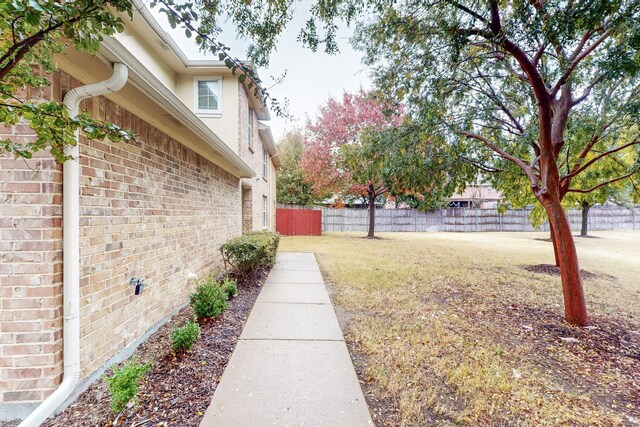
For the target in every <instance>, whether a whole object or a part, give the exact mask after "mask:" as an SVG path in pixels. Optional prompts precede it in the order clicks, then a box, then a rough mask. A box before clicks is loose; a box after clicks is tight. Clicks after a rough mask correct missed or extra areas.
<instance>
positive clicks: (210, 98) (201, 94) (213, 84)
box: [198, 80, 220, 110]
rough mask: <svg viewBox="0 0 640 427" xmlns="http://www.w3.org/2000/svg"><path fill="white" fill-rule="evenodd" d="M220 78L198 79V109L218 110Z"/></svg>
mask: <svg viewBox="0 0 640 427" xmlns="http://www.w3.org/2000/svg"><path fill="white" fill-rule="evenodd" d="M219 90H220V86H219V84H218V80H201V81H198V109H200V110H218V92H219Z"/></svg>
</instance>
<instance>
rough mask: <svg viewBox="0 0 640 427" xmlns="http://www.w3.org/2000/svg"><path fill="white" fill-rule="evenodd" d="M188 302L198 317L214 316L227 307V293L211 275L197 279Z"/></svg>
mask: <svg viewBox="0 0 640 427" xmlns="http://www.w3.org/2000/svg"><path fill="white" fill-rule="evenodd" d="M189 302H190V303H191V306H192V307H193V311H194V313H195V314H196V317H197V318H198V319H202V318H206V317H216V316H219V315H221V314H222V312H223V311H225V310H226V309H227V294H226V293H225V291H224V290H223V289H222V288H221V287H220V285H219V284H218V282H216V280H215V278H214V277H213V276H211V275H209V276H205V277H204V278H202V279H199V280H197V282H196V290H195V292H194V293H192V294H191V295H189Z"/></svg>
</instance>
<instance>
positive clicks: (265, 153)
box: [262, 148, 269, 179]
mask: <svg viewBox="0 0 640 427" xmlns="http://www.w3.org/2000/svg"><path fill="white" fill-rule="evenodd" d="M267 160H269V152H268V151H267V150H266V149H264V148H263V149H262V177H263V178H264V179H267Z"/></svg>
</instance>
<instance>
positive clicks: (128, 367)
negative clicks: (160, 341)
mask: <svg viewBox="0 0 640 427" xmlns="http://www.w3.org/2000/svg"><path fill="white" fill-rule="evenodd" d="M150 369H151V363H145V364H144V365H141V364H140V362H138V359H136V358H133V359H131V360H130V361H128V362H127V363H126V364H125V365H124V366H123V367H122V368H121V369H118V368H113V370H112V372H113V376H112V377H106V378H105V381H106V382H107V384H108V385H109V394H111V410H112V411H113V412H116V413H117V412H120V411H122V409H123V408H124V407H125V406H126V405H127V403H129V401H130V400H131V399H134V403H136V404H137V403H138V399H137V396H138V383H139V382H140V379H141V378H142V377H143V376H144V375H145V374H146V373H147V372H149V370H150Z"/></svg>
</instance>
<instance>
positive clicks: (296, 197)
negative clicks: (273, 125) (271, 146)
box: [276, 129, 313, 205]
mask: <svg viewBox="0 0 640 427" xmlns="http://www.w3.org/2000/svg"><path fill="white" fill-rule="evenodd" d="M302 150H303V147H302V131H301V130H300V129H296V130H293V131H290V132H288V133H287V134H286V135H285V136H284V137H283V138H282V139H281V140H280V142H278V153H279V155H280V161H281V166H280V169H279V170H278V172H277V175H276V200H277V201H278V203H287V204H294V205H310V204H312V203H313V198H312V191H311V185H310V184H309V183H308V182H307V180H306V179H305V174H304V171H303V170H302V167H301V166H300V160H301V158H302Z"/></svg>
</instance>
